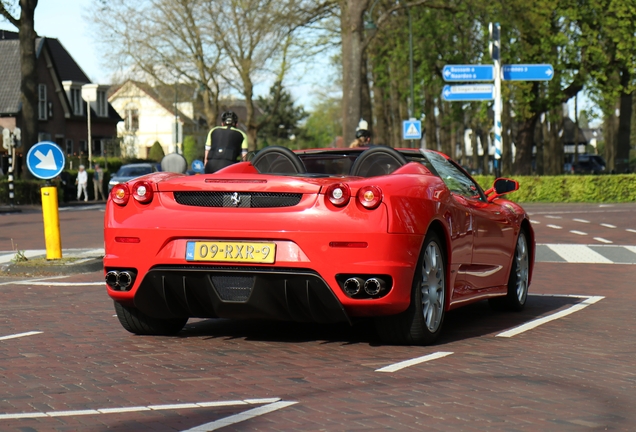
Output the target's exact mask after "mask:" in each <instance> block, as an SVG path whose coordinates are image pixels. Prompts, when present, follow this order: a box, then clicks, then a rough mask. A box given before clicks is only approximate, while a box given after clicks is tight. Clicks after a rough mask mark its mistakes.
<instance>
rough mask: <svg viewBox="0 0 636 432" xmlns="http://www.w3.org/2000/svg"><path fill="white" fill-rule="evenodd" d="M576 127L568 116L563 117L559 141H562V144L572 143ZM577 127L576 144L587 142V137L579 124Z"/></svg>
mask: <svg viewBox="0 0 636 432" xmlns="http://www.w3.org/2000/svg"><path fill="white" fill-rule="evenodd" d="M576 128H577V126H576V124H575V123H574V122H573V121H572V119H571V118H570V117H565V118H564V119H563V136H562V137H561V141H562V142H563V144H574V140H575V131H576ZM578 129H579V136H578V140H579V142H578V144H587V137H586V136H585V133H584V132H583V129H581V127H580V126H578Z"/></svg>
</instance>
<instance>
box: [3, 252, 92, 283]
mask: <svg viewBox="0 0 636 432" xmlns="http://www.w3.org/2000/svg"><path fill="white" fill-rule="evenodd" d="M20 252H21V255H22V256H24V257H25V258H26V259H27V260H26V261H17V258H18V253H17V252H16V251H0V276H3V275H4V276H7V275H15V274H54V275H66V274H74V273H91V272H95V271H100V270H101V269H103V257H104V249H103V248H98V249H63V250H62V259H60V260H47V259H46V250H44V249H33V250H25V251H20Z"/></svg>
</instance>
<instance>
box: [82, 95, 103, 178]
mask: <svg viewBox="0 0 636 432" xmlns="http://www.w3.org/2000/svg"><path fill="white" fill-rule="evenodd" d="M97 87H99V85H98V84H84V85H83V86H82V99H84V100H85V101H86V116H87V121H88V166H89V167H91V166H93V149H92V147H93V145H92V144H91V102H95V101H96V100H97Z"/></svg>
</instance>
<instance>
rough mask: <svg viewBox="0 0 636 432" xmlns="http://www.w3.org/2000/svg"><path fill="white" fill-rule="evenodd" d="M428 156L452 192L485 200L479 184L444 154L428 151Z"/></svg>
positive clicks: (436, 171)
mask: <svg viewBox="0 0 636 432" xmlns="http://www.w3.org/2000/svg"><path fill="white" fill-rule="evenodd" d="M426 158H427V159H428V161H429V162H430V164H431V165H432V166H433V168H434V172H435V173H437V175H439V177H440V178H441V179H442V181H443V182H444V184H446V187H448V189H450V191H451V192H453V193H456V194H458V195H461V196H463V197H466V198H472V199H480V200H485V195H484V193H483V191H482V190H481V188H480V187H479V185H478V184H477V183H475V182H474V181H473V180H472V179H471V178H470V177H468V176H467V175H466V174H464V173H463V172H462V171H461V170H460V169H459V168H457V166H455V165H454V164H453V163H452V162H451V161H449V160H448V159H446V158H444V157H443V156H441V155H439V154H437V153H435V152H431V151H428V152H426Z"/></svg>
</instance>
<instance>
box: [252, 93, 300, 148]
mask: <svg viewBox="0 0 636 432" xmlns="http://www.w3.org/2000/svg"><path fill="white" fill-rule="evenodd" d="M258 105H259V106H260V107H261V109H262V110H263V113H264V114H263V116H261V117H260V118H259V119H258V121H259V122H263V121H264V123H263V126H262V127H261V128H260V129H259V130H258V139H259V140H261V141H263V142H264V143H267V145H283V146H289V145H290V141H294V140H295V139H296V138H297V137H298V135H299V134H300V122H302V121H303V120H304V119H305V118H306V117H307V115H308V114H307V112H305V109H304V108H303V107H302V106H294V101H293V99H292V96H291V94H290V93H289V91H287V90H285V89H284V88H283V86H282V84H281V83H275V84H274V85H273V86H272V87H271V88H270V89H269V97H267V98H263V97H262V96H261V97H259V98H258Z"/></svg>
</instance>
